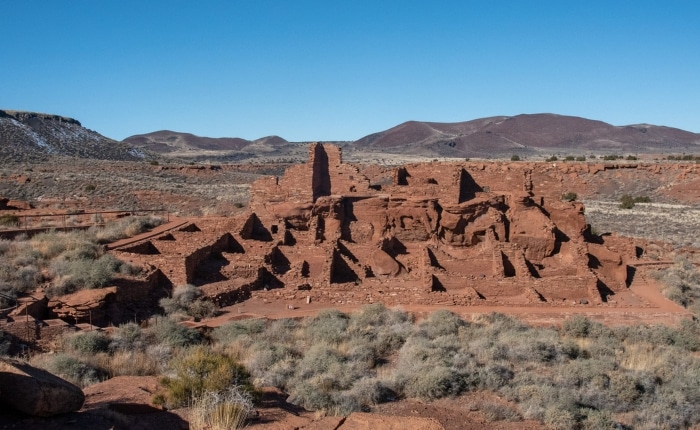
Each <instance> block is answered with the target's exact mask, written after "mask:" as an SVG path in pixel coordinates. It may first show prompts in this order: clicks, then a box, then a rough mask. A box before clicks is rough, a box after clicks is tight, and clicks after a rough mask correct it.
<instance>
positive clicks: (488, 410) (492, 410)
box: [474, 402, 523, 422]
mask: <svg viewBox="0 0 700 430" xmlns="http://www.w3.org/2000/svg"><path fill="white" fill-rule="evenodd" d="M474 406H475V407H476V408H477V409H478V410H480V411H481V413H482V414H483V415H484V417H485V418H486V419H487V420H489V421H491V422H493V421H521V420H522V419H523V417H522V416H520V414H519V413H518V411H516V410H515V409H513V408H511V407H509V406H507V405H504V404H502V403H497V402H480V403H478V404H477V405H474Z"/></svg>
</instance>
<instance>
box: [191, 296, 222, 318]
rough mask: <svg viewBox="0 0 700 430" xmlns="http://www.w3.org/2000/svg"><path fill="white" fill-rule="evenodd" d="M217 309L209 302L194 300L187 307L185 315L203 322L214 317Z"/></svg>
mask: <svg viewBox="0 0 700 430" xmlns="http://www.w3.org/2000/svg"><path fill="white" fill-rule="evenodd" d="M218 310H219V308H218V307H217V306H216V305H215V304H214V302H211V301H209V300H195V301H194V302H192V303H191V304H190V305H189V306H188V307H187V314H188V315H189V316H191V317H193V318H194V319H195V320H203V319H205V318H211V317H213V316H215V315H216V313H217V312H218Z"/></svg>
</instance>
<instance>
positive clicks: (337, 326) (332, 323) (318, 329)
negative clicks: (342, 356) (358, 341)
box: [304, 309, 349, 344]
mask: <svg viewBox="0 0 700 430" xmlns="http://www.w3.org/2000/svg"><path fill="white" fill-rule="evenodd" d="M348 322H349V317H348V316H347V315H346V314H344V313H342V312H340V311H338V310H336V309H331V310H323V311H321V312H319V313H318V314H317V315H316V316H315V317H313V318H311V319H310V320H308V321H307V324H306V327H305V328H304V331H305V334H306V336H307V338H308V339H309V340H310V341H312V342H324V343H331V344H333V343H334V344H338V343H340V342H341V341H342V340H344V339H345V338H346V336H347V328H348Z"/></svg>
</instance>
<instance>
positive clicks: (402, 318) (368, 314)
mask: <svg viewBox="0 0 700 430" xmlns="http://www.w3.org/2000/svg"><path fill="white" fill-rule="evenodd" d="M412 326H413V324H412V321H411V316H410V315H409V314H408V313H406V312H403V311H392V310H389V309H387V308H386V307H385V306H384V305H381V304H372V305H367V306H364V307H362V308H361V309H360V311H358V312H355V313H353V314H351V315H350V323H349V325H348V329H347V330H348V335H349V337H350V341H349V347H350V349H351V350H354V354H353V355H355V356H357V357H358V358H359V356H360V355H363V356H364V358H365V359H368V360H372V361H373V362H375V361H376V360H378V359H380V358H381V357H383V356H385V355H386V354H388V353H390V352H392V351H395V350H398V349H399V348H400V347H401V345H403V343H404V342H405V341H406V338H407V337H408V336H409V335H410V333H411V331H412Z"/></svg>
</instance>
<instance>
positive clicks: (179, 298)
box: [159, 284, 218, 320]
mask: <svg viewBox="0 0 700 430" xmlns="http://www.w3.org/2000/svg"><path fill="white" fill-rule="evenodd" d="M201 295H202V292H201V291H200V290H199V288H197V287H195V286H194V285H191V284H185V285H178V286H177V287H175V289H174V290H173V294H172V297H166V298H163V299H160V302H159V305H160V307H161V308H163V310H164V311H165V313H166V314H167V315H173V314H176V313H184V314H187V315H189V316H191V317H193V318H195V319H197V320H201V319H205V318H211V317H213V316H214V315H216V312H217V310H218V308H217V306H216V305H215V304H214V303H213V302H211V301H209V300H202V299H200V298H199V297H200V296H201Z"/></svg>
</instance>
